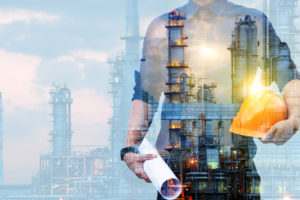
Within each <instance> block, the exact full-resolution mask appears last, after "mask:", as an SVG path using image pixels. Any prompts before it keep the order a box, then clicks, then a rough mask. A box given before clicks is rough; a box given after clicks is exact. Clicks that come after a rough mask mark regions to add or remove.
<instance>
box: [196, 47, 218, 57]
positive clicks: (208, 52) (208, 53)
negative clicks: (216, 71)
mask: <svg viewBox="0 0 300 200" xmlns="http://www.w3.org/2000/svg"><path fill="white" fill-rule="evenodd" d="M200 54H201V56H203V57H204V58H216V57H217V52H216V51H215V50H214V49H212V48H209V47H206V46H201V47H200Z"/></svg>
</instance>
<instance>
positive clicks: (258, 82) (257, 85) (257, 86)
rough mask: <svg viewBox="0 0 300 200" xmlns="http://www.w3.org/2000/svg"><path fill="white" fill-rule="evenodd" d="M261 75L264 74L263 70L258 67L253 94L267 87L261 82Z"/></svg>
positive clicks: (252, 89)
mask: <svg viewBox="0 0 300 200" xmlns="http://www.w3.org/2000/svg"><path fill="white" fill-rule="evenodd" d="M261 75H262V70H261V69H260V68H259V67H258V68H257V72H256V75H255V78H254V81H253V84H252V88H251V92H250V94H251V95H253V94H255V93H258V92H261V91H262V90H264V89H265V87H264V86H263V85H262V83H261Z"/></svg>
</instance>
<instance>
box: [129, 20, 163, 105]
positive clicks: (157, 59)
mask: <svg viewBox="0 0 300 200" xmlns="http://www.w3.org/2000/svg"><path fill="white" fill-rule="evenodd" d="M165 34H166V33H165V16H164V15H162V16H160V17H158V18H156V19H155V20H153V21H152V22H151V24H150V25H149V27H148V29H147V33H146V37H145V39H144V43H143V50H142V59H141V64H140V71H139V72H137V71H136V72H135V75H134V76H135V87H134V95H133V98H132V100H135V99H139V100H142V101H144V102H147V98H148V97H154V98H155V97H157V96H158V97H159V96H160V93H161V91H162V73H161V69H160V67H161V57H162V56H163V55H162V54H161V52H160V48H161V46H162V41H163V40H164V39H165V38H166V37H165Z"/></svg>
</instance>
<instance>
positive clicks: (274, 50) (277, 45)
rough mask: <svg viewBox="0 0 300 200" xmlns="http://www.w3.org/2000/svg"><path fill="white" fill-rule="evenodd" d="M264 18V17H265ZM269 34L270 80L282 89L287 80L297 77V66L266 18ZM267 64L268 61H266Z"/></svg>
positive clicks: (286, 45) (284, 43) (288, 49)
mask: <svg viewBox="0 0 300 200" xmlns="http://www.w3.org/2000/svg"><path fill="white" fill-rule="evenodd" d="M265 18H266V17H265ZM266 21H267V24H268V36H269V38H268V39H269V42H268V44H269V55H268V58H269V59H268V60H269V64H270V72H271V77H272V80H273V81H275V82H276V83H277V84H278V86H279V88H280V89H282V88H283V87H284V86H285V85H286V84H287V83H288V82H289V81H291V80H293V79H296V78H298V77H299V76H298V75H297V74H299V73H298V71H297V68H296V65H295V63H294V61H293V60H292V57H291V51H290V48H289V47H288V44H287V43H286V42H283V41H281V39H280V38H279V36H278V35H277V33H276V31H275V29H274V27H273V25H272V23H271V22H269V21H268V20H267V19H266ZM266 64H268V63H266Z"/></svg>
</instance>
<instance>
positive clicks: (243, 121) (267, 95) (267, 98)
mask: <svg viewBox="0 0 300 200" xmlns="http://www.w3.org/2000/svg"><path fill="white" fill-rule="evenodd" d="M286 117H287V108H286V104H285V101H284V100H283V99H282V98H281V97H280V96H279V95H278V94H275V93H274V92H272V91H271V90H267V89H265V90H262V91H261V92H258V93H255V94H253V95H251V96H249V97H248V98H247V99H246V100H245V102H244V103H243V104H242V106H241V108H240V111H239V112H238V113H237V115H236V116H235V117H234V119H233V121H232V124H231V127H230V132H232V133H236V134H239V135H243V136H248V137H257V138H262V137H263V136H264V135H265V134H266V133H267V132H268V131H269V130H270V128H271V127H272V126H273V125H274V124H276V123H277V122H279V121H282V120H285V119H286Z"/></svg>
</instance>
